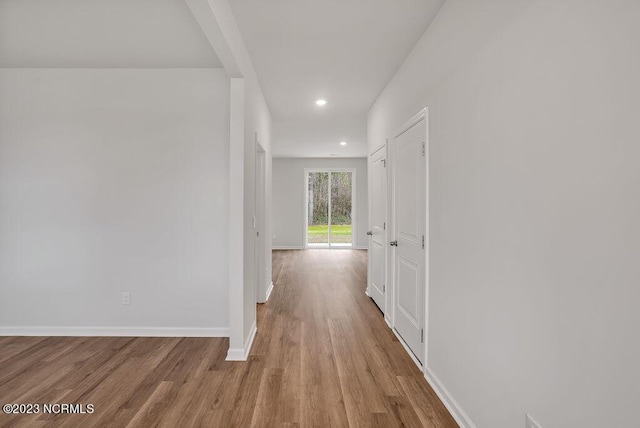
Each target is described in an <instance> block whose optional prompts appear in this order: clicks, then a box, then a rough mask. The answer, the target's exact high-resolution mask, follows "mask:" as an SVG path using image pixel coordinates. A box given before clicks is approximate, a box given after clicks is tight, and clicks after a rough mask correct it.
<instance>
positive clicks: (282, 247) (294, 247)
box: [272, 245, 304, 250]
mask: <svg viewBox="0 0 640 428" xmlns="http://www.w3.org/2000/svg"><path fill="white" fill-rule="evenodd" d="M272 249H273V250H304V247H303V246H300V245H278V246H273V247H272Z"/></svg>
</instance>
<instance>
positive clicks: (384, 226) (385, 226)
mask: <svg viewBox="0 0 640 428" xmlns="http://www.w3.org/2000/svg"><path fill="white" fill-rule="evenodd" d="M382 230H387V222H386V221H385V222H384V223H382Z"/></svg>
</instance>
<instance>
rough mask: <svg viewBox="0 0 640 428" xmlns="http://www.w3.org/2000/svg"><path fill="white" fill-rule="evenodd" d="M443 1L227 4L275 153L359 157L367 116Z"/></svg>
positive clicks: (242, 0) (251, 0)
mask: <svg viewBox="0 0 640 428" xmlns="http://www.w3.org/2000/svg"><path fill="white" fill-rule="evenodd" d="M443 3H444V0H268V1H265V0H230V4H231V7H232V9H233V11H234V14H235V16H236V20H237V22H238V26H239V27H240V31H241V33H242V36H243V38H244V42H245V44H246V46H247V49H248V51H249V54H250V56H251V60H252V62H253V65H254V68H255V69H256V73H257V75H258V79H259V80H260V84H261V86H262V89H263V91H264V94H265V97H266V99H267V102H268V104H269V107H270V109H271V114H272V117H273V119H274V135H273V142H272V148H273V153H274V155H275V156H300V157H327V156H330V155H331V154H332V153H334V154H338V155H339V156H366V155H367V148H366V147H367V144H366V113H367V111H368V110H369V108H370V107H371V105H372V104H373V102H374V101H375V99H376V98H377V96H378V95H379V94H380V92H382V90H383V89H384V87H385V85H386V84H387V83H388V81H389V80H390V79H391V77H392V76H393V74H394V73H395V72H396V70H397V69H398V67H399V66H400V65H401V64H402V62H403V61H404V59H405V58H406V56H407V55H408V54H409V52H410V51H411V49H412V48H413V46H414V45H415V44H416V42H417V41H418V39H419V38H420V36H421V35H422V34H423V33H424V32H425V31H426V29H427V27H428V25H429V24H430V22H431V20H432V19H433V18H434V17H435V15H436V13H437V12H438V10H439V9H440V7H441V6H442V4H443ZM318 98H324V99H326V100H327V105H326V106H325V107H324V108H319V107H317V106H316V105H315V103H314V101H315V100H316V99H318ZM356 121H359V123H355V122H356ZM344 138H348V140H347V143H348V146H347V147H348V149H347V148H343V149H342V152H341V146H340V145H339V142H340V141H341V139H344ZM340 153H342V155H341V154H340Z"/></svg>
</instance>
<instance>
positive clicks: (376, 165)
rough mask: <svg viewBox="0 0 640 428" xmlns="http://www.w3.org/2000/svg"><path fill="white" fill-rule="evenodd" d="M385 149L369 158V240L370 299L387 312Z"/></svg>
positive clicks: (382, 148)
mask: <svg viewBox="0 0 640 428" xmlns="http://www.w3.org/2000/svg"><path fill="white" fill-rule="evenodd" d="M386 152H387V150H386V146H385V147H381V148H380V149H378V150H377V151H376V152H374V153H373V154H372V155H371V161H370V165H371V171H370V173H371V191H370V193H369V194H370V195H371V233H372V235H371V236H370V238H369V250H370V251H369V287H368V292H369V296H370V297H371V298H372V299H373V301H374V302H375V303H376V305H378V307H379V308H380V310H381V311H382V312H383V313H386V296H385V281H386V269H385V266H386V264H387V261H386V260H387V231H386V221H387V169H386V162H387V161H386V156H387V154H386Z"/></svg>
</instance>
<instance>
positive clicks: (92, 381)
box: [0, 250, 456, 428]
mask: <svg viewBox="0 0 640 428" xmlns="http://www.w3.org/2000/svg"><path fill="white" fill-rule="evenodd" d="M273 263H274V266H273V272H274V282H275V284H276V285H275V287H274V291H273V294H272V296H271V298H270V299H269V302H267V303H266V304H264V305H260V306H259V308H258V334H257V336H256V339H255V342H254V345H253V348H252V351H251V355H250V357H249V361H248V362H246V363H244V362H228V361H224V358H225V354H226V350H227V346H228V340H227V339H223V338H148V337H137V338H131V337H0V365H1V367H2V371H1V372H0V397H3V400H4V403H76V404H77V403H84V404H85V405H86V404H93V405H94V407H95V411H94V413H91V414H84V415H82V414H72V415H64V414H61V415H53V414H42V412H40V414H34V415H5V414H0V427H5V426H14V425H16V424H18V425H22V424H23V425H25V426H26V425H38V426H56V427H59V426H69V427H72V426H106V425H109V426H118V427H119V426H135V427H145V426H152V425H154V426H155V425H159V426H167V427H171V426H207V427H231V426H233V427H248V426H262V427H277V426H314V427H344V426H353V427H374V426H379V427H395V426H410V427H420V426H424V427H431V428H436V427H455V426H456V424H455V423H454V421H453V420H452V418H451V416H449V414H448V413H447V411H446V409H445V408H444V406H443V405H442V404H441V403H440V401H439V400H438V398H437V397H436V395H435V394H434V392H433V391H432V390H431V388H430V387H429V386H428V385H427V383H426V381H425V379H424V378H423V377H422V374H421V373H420V371H419V370H418V369H417V367H416V366H415V365H414V363H413V362H412V361H411V359H410V358H409V356H408V355H407V354H406V353H405V351H404V349H403V348H402V346H401V345H400V343H398V341H397V339H396V338H395V336H394V335H393V333H392V332H391V331H390V330H389V329H388V328H387V326H386V324H385V323H384V321H383V319H382V316H381V314H380V312H379V311H378V309H377V308H376V307H375V306H374V304H373V303H372V302H371V300H370V299H369V298H368V297H367V296H365V294H364V289H365V285H366V252H365V251H359V250H306V251H304V250H303V251H275V252H274V262H273ZM4 403H3V404H4Z"/></svg>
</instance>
